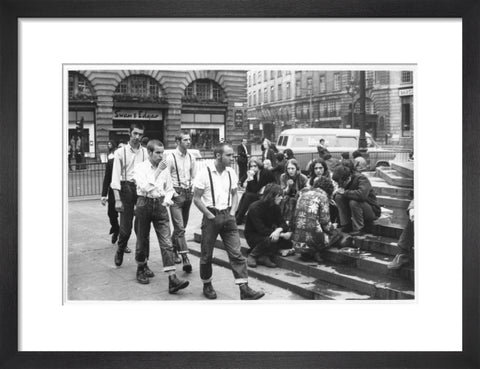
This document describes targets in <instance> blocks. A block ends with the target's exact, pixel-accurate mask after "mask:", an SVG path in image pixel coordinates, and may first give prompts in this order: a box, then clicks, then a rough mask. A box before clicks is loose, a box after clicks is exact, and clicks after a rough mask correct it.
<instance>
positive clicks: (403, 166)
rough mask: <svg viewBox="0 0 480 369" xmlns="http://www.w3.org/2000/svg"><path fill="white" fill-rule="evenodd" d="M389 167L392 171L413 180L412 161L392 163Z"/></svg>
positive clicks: (413, 167)
mask: <svg viewBox="0 0 480 369" xmlns="http://www.w3.org/2000/svg"><path fill="white" fill-rule="evenodd" d="M390 165H391V167H392V169H394V170H396V171H397V172H399V173H400V174H402V175H403V176H405V177H407V178H413V176H414V169H415V165H414V162H413V161H407V162H401V163H398V162H395V161H394V162H392V163H390Z"/></svg>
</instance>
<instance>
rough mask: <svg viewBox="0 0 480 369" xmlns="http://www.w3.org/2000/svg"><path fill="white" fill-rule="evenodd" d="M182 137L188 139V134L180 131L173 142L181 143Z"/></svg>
mask: <svg viewBox="0 0 480 369" xmlns="http://www.w3.org/2000/svg"><path fill="white" fill-rule="evenodd" d="M182 136H188V137H190V133H189V132H187V131H181V132H180V133H179V134H178V135H176V136H175V141H182Z"/></svg>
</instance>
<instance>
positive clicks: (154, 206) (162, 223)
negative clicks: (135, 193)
mask: <svg viewBox="0 0 480 369" xmlns="http://www.w3.org/2000/svg"><path fill="white" fill-rule="evenodd" d="M163 200H164V197H160V198H156V199H152V198H149V197H143V196H139V197H138V200H137V207H136V210H135V214H136V219H137V222H138V228H137V245H136V250H135V260H136V262H137V264H139V265H143V264H145V263H146V262H147V260H148V257H149V255H150V242H149V234H150V223H152V224H153V228H154V229H155V233H156V234H157V238H158V243H159V245H160V252H161V254H162V260H163V271H164V272H168V271H171V270H175V264H174V262H173V247H172V241H171V239H170V237H171V235H170V222H169V220H168V211H167V208H166V207H165V206H163V205H162V202H163Z"/></svg>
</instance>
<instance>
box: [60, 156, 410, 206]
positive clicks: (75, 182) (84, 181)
mask: <svg viewBox="0 0 480 369" xmlns="http://www.w3.org/2000/svg"><path fill="white" fill-rule="evenodd" d="M330 153H331V154H332V157H333V158H334V159H337V160H339V159H340V158H341V152H335V151H330ZM410 153H411V151H409V150H395V151H388V150H385V151H375V152H373V151H372V152H369V153H368V154H367V155H366V159H367V163H368V164H369V168H370V169H371V170H374V169H375V167H376V166H377V165H382V164H387V165H388V163H389V162H391V161H399V162H405V161H408V159H409V156H410ZM253 157H259V156H255V155H254V156H253ZM295 158H296V159H297V161H298V163H299V165H300V168H301V169H302V171H304V172H305V171H306V170H307V168H308V163H309V162H310V161H311V160H313V159H315V158H318V154H317V153H297V154H295ZM213 160H214V157H213V156H208V157H202V158H197V159H196V163H197V170H201V169H202V168H204V167H205V166H206V165H208V164H211V163H213ZM105 166H106V164H105V163H101V162H95V163H82V164H79V166H78V167H76V166H75V165H72V166H71V168H69V169H70V170H69V172H68V196H69V197H79V196H95V195H98V196H100V195H101V193H102V186H103V178H104V176H105ZM232 167H233V168H234V170H235V171H236V173H237V174H238V165H237V157H236V156H235V157H234V163H233V165H232Z"/></svg>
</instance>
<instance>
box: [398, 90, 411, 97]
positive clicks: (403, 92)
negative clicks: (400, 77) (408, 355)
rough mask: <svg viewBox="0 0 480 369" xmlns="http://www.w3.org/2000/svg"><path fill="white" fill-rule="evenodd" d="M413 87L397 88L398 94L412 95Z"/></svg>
mask: <svg viewBox="0 0 480 369" xmlns="http://www.w3.org/2000/svg"><path fill="white" fill-rule="evenodd" d="M412 95H413V88H404V89H403V90H398V96H412Z"/></svg>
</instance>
